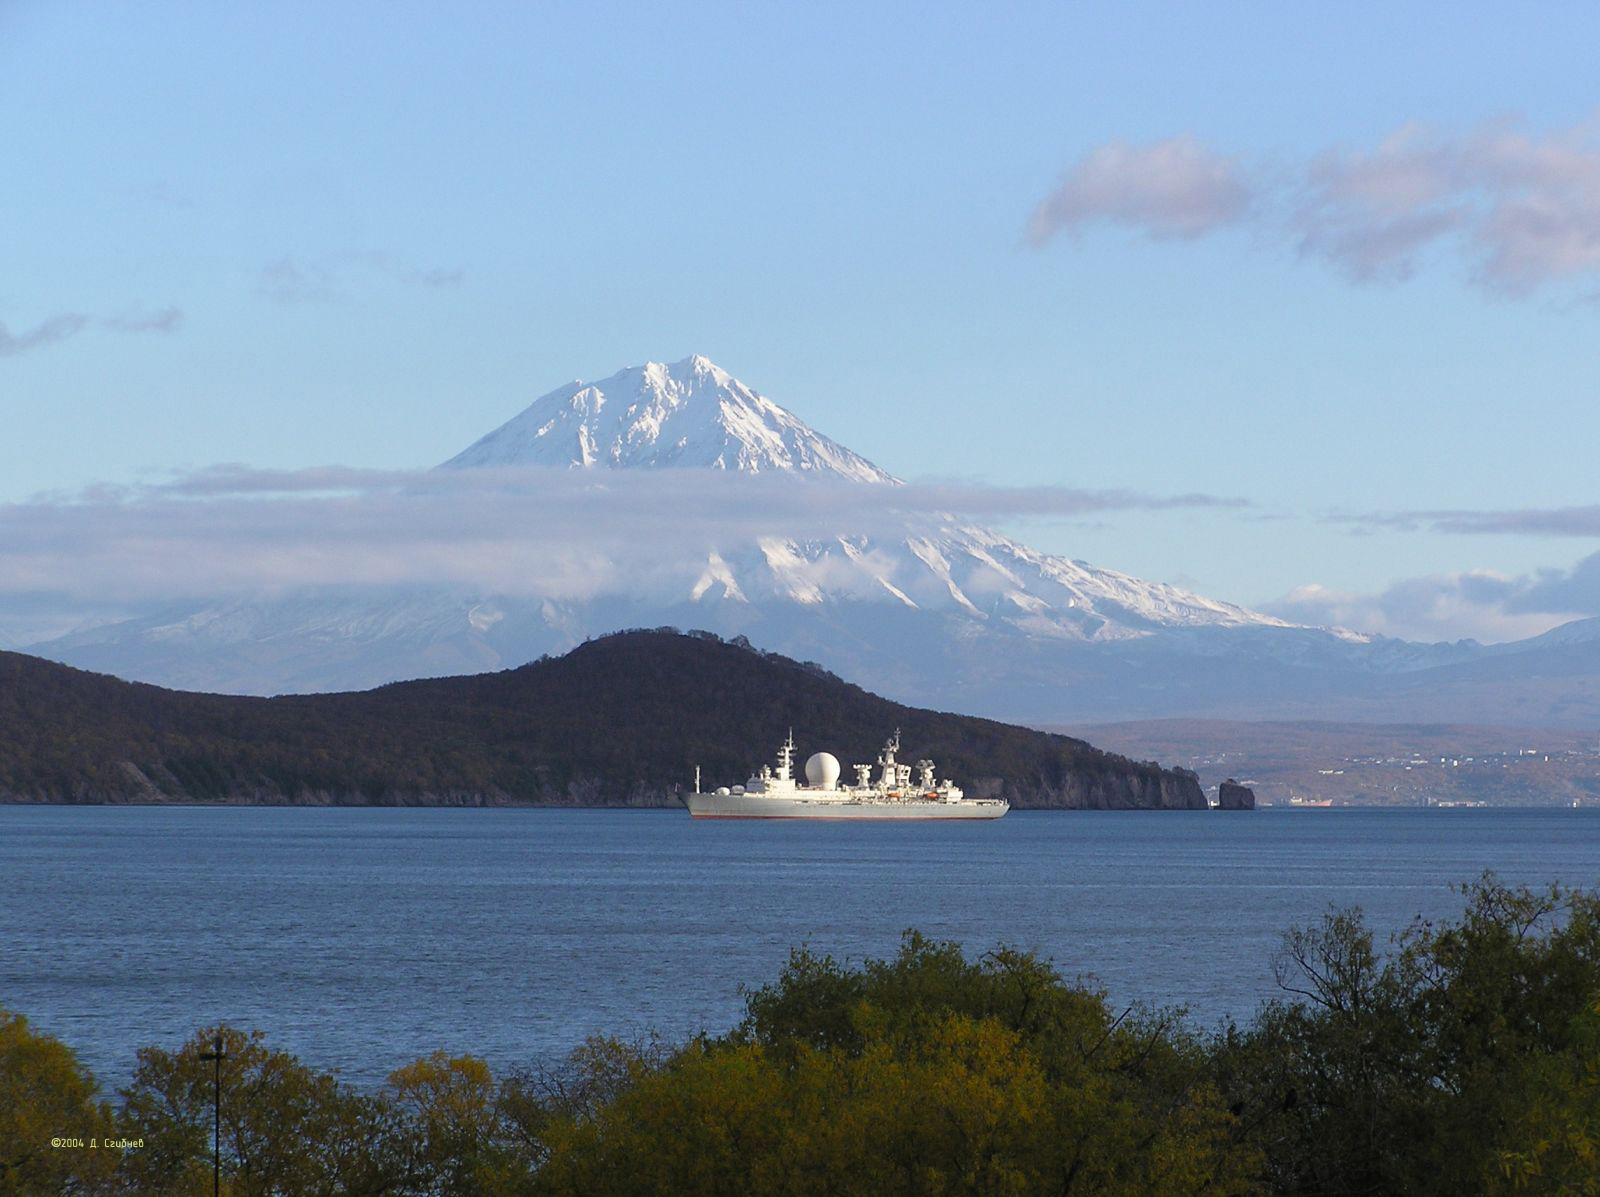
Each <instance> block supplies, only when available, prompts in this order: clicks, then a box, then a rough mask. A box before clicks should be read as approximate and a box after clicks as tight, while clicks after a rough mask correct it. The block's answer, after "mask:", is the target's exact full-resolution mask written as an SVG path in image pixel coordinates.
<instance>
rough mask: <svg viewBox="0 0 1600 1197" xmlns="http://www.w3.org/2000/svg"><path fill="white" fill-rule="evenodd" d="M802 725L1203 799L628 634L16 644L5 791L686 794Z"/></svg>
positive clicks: (519, 802) (1145, 775) (975, 785)
mask: <svg viewBox="0 0 1600 1197" xmlns="http://www.w3.org/2000/svg"><path fill="white" fill-rule="evenodd" d="M930 698H937V696H930ZM790 728H792V729H793V730H794V733H795V735H796V737H797V739H799V740H800V741H801V742H802V744H804V745H806V746H808V747H807V751H814V750H817V749H826V750H828V751H831V752H833V753H835V754H836V755H837V756H839V758H840V759H841V760H842V761H845V762H846V763H853V762H856V761H872V760H874V759H875V758H876V755H877V753H878V751H879V750H880V749H881V748H882V745H883V741H884V739H885V738H886V737H887V736H888V735H889V734H890V733H892V732H893V731H894V730H895V729H896V728H898V729H900V731H901V732H902V734H903V739H904V743H905V756H906V759H909V760H915V759H917V758H918V757H928V758H931V759H932V760H934V761H936V762H938V765H939V769H940V772H941V774H942V775H944V776H948V777H954V778H957V779H959V780H960V782H961V784H962V787H963V788H964V789H965V790H966V791H967V793H968V794H970V795H972V796H974V797H990V796H997V797H1004V798H1006V799H1008V800H1009V801H1010V802H1011V805H1012V806H1013V808H1016V809H1027V808H1045V809H1051V808H1055V809H1095V810H1138V809H1155V810H1173V809H1176V810H1189V809H1204V808H1205V806H1206V799H1205V795H1204V793H1202V791H1201V789H1200V784H1199V781H1198V779H1197V778H1196V776H1195V774H1194V773H1192V772H1189V771H1188V770H1184V769H1164V768H1162V767H1161V766H1160V765H1158V764H1156V763H1155V762H1153V761H1146V762H1139V761H1132V760H1129V759H1127V758H1126V757H1121V756H1117V755H1116V754H1114V753H1109V752H1103V751H1101V750H1100V749H1098V748H1095V747H1093V746H1092V745H1090V744H1087V743H1085V742H1084V741H1082V740H1076V739H1073V738H1071V737H1069V736H1064V735H1057V734H1052V733H1048V732H1041V731H1035V730H1033V729H1031V728H1024V727H1016V726H1012V725H1009V724H1005V723H998V722H995V721H994V720H989V719H978V718H974V717H971V716H965V715H955V714H950V713H947V712H941V711H934V710H925V709H921V708H917V707H908V706H904V705H902V704H900V703H894V702H890V701H889V700H888V699H884V698H880V697H878V696H877V695H874V694H870V693H868V692H867V691H865V690H863V689H861V688H860V687H859V686H854V685H851V684H849V683H847V682H844V681H842V680H840V679H839V678H837V677H835V676H834V675H832V674H830V673H828V672H826V671H825V670H823V669H822V668H821V667H820V666H817V665H813V664H809V663H804V662H798V661H792V660H789V659H788V658H786V657H781V656H778V655H776V654H773V653H763V652H761V651H759V650H757V649H755V648H753V647H752V646H751V645H750V644H749V643H748V642H745V641H742V640H734V641H724V640H722V639H720V638H719V637H717V636H714V635H712V634H711V633H709V632H691V633H681V632H678V631H676V630H675V629H670V628H660V629H656V630H654V631H629V632H619V633H614V634H612V635H609V636H603V637H599V638H597V639H595V640H591V641H589V642H587V643H585V644H583V645H580V646H579V647H578V648H575V649H573V650H572V651H571V652H570V653H567V654H566V655H565V656H562V657H555V658H544V659H541V660H539V661H535V662H533V663H532V664H529V665H524V666H522V667H521V668H519V669H510V670H506V671H504V672H501V673H489V674H478V675H475V676H471V677H453V678H433V679H425V680H421V681H413V682H398V683H395V684H392V685H388V686H380V687H379V688H377V689H375V690H367V691H361V692H359V693H348V694H305V695H283V696H279V697H276V698H252V697H243V696H236V695H222V694H196V693H188V692H184V691H178V690H164V689H161V688H160V687H157V686H149V685H144V684H141V683H135V682H125V681H121V680H119V679H117V678H112V677H107V676H104V675H101V674H93V673H86V672H84V671H82V670H77V669H72V668H70V667H68V666H65V665H59V664H56V663H55V662H51V661H45V660H42V659H40V658H37V657H28V656H24V655H22V654H20V653H9V652H0V801H5V802H11V803H18V802H32V803H53V804H66V803H83V804H115V803H120V802H139V803H149V804H165V803H182V802H203V803H223V804H230V805H232V804H259V805H286V806H557V807H562V806H565V807H589V806H622V807H674V806H678V805H679V804H680V802H681V797H680V795H681V794H682V792H683V791H684V790H685V789H692V788H693V784H694V777H695V770H696V768H699V769H700V770H701V773H702V776H703V777H704V778H705V780H706V782H707V783H708V784H709V785H711V786H713V787H714V786H717V785H736V784H740V783H742V782H743V781H744V780H745V778H746V777H748V776H749V774H750V771H751V770H752V769H754V768H757V767H759V766H760V765H761V764H763V763H765V762H768V761H770V760H771V759H772V754H773V751H774V749H775V748H776V747H777V744H778V743H779V742H780V741H781V740H782V738H783V735H784V734H785V732H786V731H787V730H788V729H790Z"/></svg>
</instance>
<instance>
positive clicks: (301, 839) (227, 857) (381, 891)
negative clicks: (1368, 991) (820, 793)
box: [0, 806, 1600, 1087]
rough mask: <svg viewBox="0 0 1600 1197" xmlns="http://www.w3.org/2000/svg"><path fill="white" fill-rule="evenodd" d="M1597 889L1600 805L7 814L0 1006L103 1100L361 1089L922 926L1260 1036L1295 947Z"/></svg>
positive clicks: (722, 1025)
mask: <svg viewBox="0 0 1600 1197" xmlns="http://www.w3.org/2000/svg"><path fill="white" fill-rule="evenodd" d="M1486 869H1491V870H1494V871H1495V872H1496V873H1497V874H1498V875H1499V876H1500V877H1501V879H1503V880H1505V881H1507V882H1513V883H1521V884H1528V885H1534V886H1542V885H1545V884H1547V883H1551V882H1557V883H1560V884H1563V885H1566V886H1585V887H1592V886H1597V885H1600V810H1566V809H1562V810H1555V809H1550V810H1488V809H1466V810H1463V809H1456V810H1316V811H1287V810H1263V811H1256V812H1251V813H1245V812H1219V811H1189V812H1128V813H1089V812H1031V811H1014V812H1012V813H1011V814H1010V815H1008V816H1007V817H1006V818H1004V819H1002V820H1000V821H999V822H978V823H969V824H957V823H918V824H911V825H893V824H879V823H872V824H859V825H854V824H850V823H838V822H826V823H795V822H781V823H763V822H696V821H694V820H691V819H690V818H689V817H688V816H687V814H685V813H684V812H682V811H554V810H392V809H378V810H373V809H362V810H355V809H304V808H274V807H47V806H0V1006H5V1007H7V1008H9V1009H11V1010H14V1011H17V1012H20V1013H22V1014H24V1015H26V1016H27V1017H28V1018H29V1019H30V1020H31V1021H32V1022H33V1023H34V1024H35V1025H36V1026H37V1027H38V1028H40V1029H42V1030H44V1031H47V1032H49V1033H51V1034H53V1035H56V1036H58V1037H59V1038H61V1039H62V1040H64V1041H65V1042H67V1043H68V1044H69V1045H71V1046H72V1047H74V1048H75V1049H76V1050H77V1051H78V1053H79V1055H80V1058H81V1059H82V1060H83V1061H84V1062H85V1063H86V1064H87V1065H88V1066H89V1067H90V1068H91V1069H92V1070H93V1071H94V1072H95V1074H96V1075H97V1076H98V1077H99V1078H101V1080H102V1082H103V1083H104V1084H106V1085H107V1086H108V1087H115V1086H116V1085H118V1084H122V1083H125V1082H126V1080H127V1078H128V1077H129V1075H130V1074H131V1072H132V1070H133V1068H134V1065H135V1057H134V1053H135V1051H136V1049H137V1048H138V1047H140V1046H143V1045H159V1046H162V1047H167V1048H173V1047H176V1046H177V1045H178V1044H180V1043H182V1042H183V1041H184V1040H185V1039H187V1038H188V1037H189V1036H190V1035H191V1034H192V1033H193V1032H194V1031H195V1030H196V1029H197V1028H199V1027H202V1026H207V1025H211V1024H214V1023H217V1022H227V1023H230V1024H233V1025H235V1026H240V1027H258V1028H260V1029H262V1030H263V1031H265V1032H266V1033H267V1037H268V1042H269V1044H271V1045H273V1046H277V1047H282V1048H285V1049H287V1050H289V1051H292V1052H294V1053H295V1054H296V1055H298V1056H299V1057H300V1058H301V1059H302V1060H303V1061H304V1062H305V1063H307V1064H310V1065H313V1066H315V1067H317V1068H323V1069H332V1070H336V1071H337V1072H338V1073H339V1075H340V1076H341V1077H344V1078H346V1079H348V1080H350V1081H352V1082H354V1083H356V1084H358V1085H362V1086H371V1085H376V1084H379V1083H381V1082H382V1080H383V1078H384V1077H385V1076H386V1075H387V1074H388V1073H389V1072H390V1071H392V1070H393V1069H395V1068H397V1067H399V1066H401V1065H402V1064H405V1063H408V1062H410V1061H411V1060H413V1059H415V1058H417V1057H418V1056H421V1055H425V1054H427V1053H429V1052H431V1051H434V1050H435V1049H444V1050H445V1051H448V1052H450V1053H451V1054H460V1053H471V1054H474V1055H479V1056H483V1057H485V1058H487V1059H488V1060H489V1061H490V1063H491V1064H493V1065H494V1066H495V1068H496V1069H497V1070H504V1069H510V1068H516V1067H521V1066H526V1065H530V1064H534V1063H540V1062H544V1063H550V1062H554V1061H556V1060H558V1059H559V1058H561V1057H562V1056H564V1055H565V1054H566V1053H567V1052H568V1051H569V1050H571V1048H572V1047H573V1046H575V1045H576V1044H578V1043H579V1042H580V1041H581V1040H582V1039H583V1038H584V1037H585V1036H588V1035H591V1034H613V1035H621V1036H625V1037H632V1036H636V1035H640V1034H644V1033H646V1032H648V1031H651V1030H654V1031H657V1032H659V1033H661V1034H662V1035H664V1036H665V1037H666V1038H667V1039H669V1040H676V1039H681V1038H683V1037H686V1036H688V1035H690V1034H693V1033H695V1032H697V1031H700V1030H707V1031H710V1032H713V1033H717V1032H721V1031H724V1030H726V1029H727V1028H729V1027H730V1026H732V1025H733V1023H734V1022H736V1021H737V1019H738V1017H739V1015H740V1012H741V1010H742V1000H741V997H740V987H741V986H754V985H760V984H763V983H765V982H768V981H771V980H772V979H773V978H774V977H776V976H777V974H778V972H779V970H780V969H781V968H782V967H783V964H784V961H785V960H786V958H787V956H788V953H789V950H790V949H791V948H792V947H796V946H799V945H802V944H804V945H808V946H809V947H810V948H811V949H812V950H814V951H816V952H819V953H827V954H830V955H832V956H834V957H836V958H838V959H840V960H843V961H850V962H859V961H861V960H862V959H864V958H867V957H881V956H884V955H888V954H891V953H893V952H894V951H895V949H896V946H897V945H898V943H899V940H900V936H901V933H902V932H903V931H904V930H906V929H908V928H916V929H918V930H921V931H923V932H924V933H926V934H928V935H930V936H932V937H935V938H939V939H949V940H955V941H958V942H959V943H961V944H962V945H963V946H964V947H965V948H966V949H967V950H968V952H969V953H972V954H977V953H981V952H983V951H986V950H989V949H991V948H994V947H996V946H997V945H1001V944H1006V945H1010V946H1014V947H1019V948H1026V949H1032V950H1035V951H1038V952H1040V953H1042V954H1044V955H1046V956H1049V957H1050V958H1051V959H1052V960H1053V961H1054V962H1055V964H1056V966H1057V968H1058V969H1059V970H1060V971H1061V972H1062V973H1064V974H1065V975H1067V976H1068V977H1072V978H1080V977H1081V978H1083V979H1084V980H1085V981H1087V982H1089V983H1091V984H1094V985H1096V986H1099V987H1101V988H1103V989H1104V990H1105V991H1106V992H1107V994H1108V996H1109V998H1110V1000H1111V1001H1112V1002H1114V1003H1116V1004H1117V1005H1118V1007H1119V1008H1120V1007H1121V1006H1122V1005H1125V1004H1127V1003H1131V1002H1145V1003H1151V1004H1156V1005H1164V1006H1170V1005H1183V1006H1186V1007H1188V1009H1189V1017H1190V1020H1191V1022H1192V1023H1194V1024H1195V1025H1197V1026H1200V1027H1214V1026H1216V1025H1218V1023H1219V1022H1220V1021H1221V1020H1222V1019H1224V1018H1226V1017H1230V1016H1231V1017H1234V1018H1237V1019H1240V1020H1245V1019H1248V1018H1249V1017H1250V1015H1251V1014H1252V1013H1253V1012H1254V1010H1255V1009H1256V1008H1257V1006H1258V1004H1259V1003H1260V1002H1261V1001H1263V1000H1265V999H1269V998H1272V997H1274V996H1276V995H1277V990H1276V987H1275V985H1274V981H1273V972H1272V957H1273V954H1274V951H1275V950H1276V948H1277V946H1278V944H1279V942H1280V940H1281V938H1282V935H1283V932H1284V931H1285V930H1286V929H1287V928H1289V927H1291V926H1293V925H1297V924H1306V923H1309V922H1313V921H1315V920H1317V919H1318V918H1320V917H1321V915H1322V914H1323V913H1324V912H1325V911H1327V910H1328V909H1329V908H1330V907H1346V906H1360V907H1362V908H1363V909H1364V910H1365V912H1366V915H1367V919H1368V922H1369V924H1370V925H1371V926H1373V927H1374V928H1375V929H1376V930H1377V931H1378V932H1379V940H1380V942H1382V941H1386V940H1387V937H1388V935H1389V933H1390V932H1391V931H1395V930H1398V929H1400V928H1402V927H1403V926H1404V925H1405V924H1406V923H1408V922H1409V921H1410V920H1411V919H1412V918H1413V917H1415V916H1418V915H1423V916H1427V917H1432V918H1438V917H1446V916H1449V915H1451V914H1453V913H1455V912H1457V911H1459V910H1460V908H1461V898H1460V896H1459V894H1457V893H1453V892H1452V891H1451V888H1450V887H1451V885H1452V884H1453V883H1461V882H1466V881H1470V880H1472V879H1473V878H1475V877H1477V876H1478V875H1480V874H1481V873H1483V872H1484V870H1486Z"/></svg>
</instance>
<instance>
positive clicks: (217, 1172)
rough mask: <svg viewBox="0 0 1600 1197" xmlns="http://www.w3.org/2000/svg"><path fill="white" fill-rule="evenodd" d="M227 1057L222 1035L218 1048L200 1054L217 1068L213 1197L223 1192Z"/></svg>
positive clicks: (213, 1101)
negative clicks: (223, 1111)
mask: <svg viewBox="0 0 1600 1197" xmlns="http://www.w3.org/2000/svg"><path fill="white" fill-rule="evenodd" d="M225 1057H226V1053H225V1052H223V1050H222V1036H221V1035H218V1036H217V1039H216V1046H215V1047H214V1048H213V1049H212V1050H211V1051H208V1052H201V1053H200V1058H201V1059H202V1060H213V1061H215V1062H216V1066H217V1076H216V1085H215V1087H214V1088H213V1089H212V1091H211V1197H218V1194H220V1193H221V1191H222V1061H223V1059H224V1058H225Z"/></svg>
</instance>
